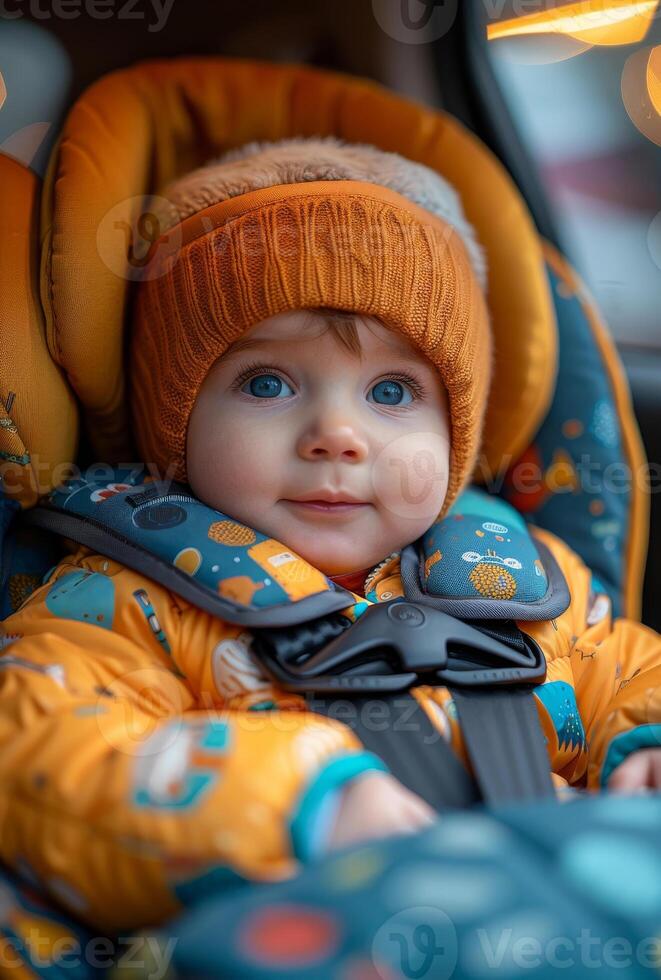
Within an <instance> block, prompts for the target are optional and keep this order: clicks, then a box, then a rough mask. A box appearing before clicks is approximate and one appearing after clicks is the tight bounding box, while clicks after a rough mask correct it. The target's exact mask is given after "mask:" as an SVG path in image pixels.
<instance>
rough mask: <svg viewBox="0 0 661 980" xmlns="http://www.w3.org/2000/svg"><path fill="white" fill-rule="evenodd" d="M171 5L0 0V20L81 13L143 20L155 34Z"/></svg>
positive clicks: (163, 1)
mask: <svg viewBox="0 0 661 980" xmlns="http://www.w3.org/2000/svg"><path fill="white" fill-rule="evenodd" d="M173 6H174V0H147V2H146V3H141V2H140V0H50V2H47V0H0V20H18V19H19V18H21V17H30V18H31V19H32V20H35V21H42V20H77V19H78V17H80V16H81V15H82V14H85V15H86V16H87V17H89V18H91V19H92V20H110V19H111V18H115V19H117V20H132V21H143V22H145V23H146V25H147V30H148V31H149V33H150V34H156V33H158V32H159V31H162V30H163V28H164V27H165V25H166V24H167V21H168V18H169V16H170V14H171V12H172V7H173Z"/></svg>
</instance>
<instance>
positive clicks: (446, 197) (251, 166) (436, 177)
mask: <svg viewBox="0 0 661 980" xmlns="http://www.w3.org/2000/svg"><path fill="white" fill-rule="evenodd" d="M311 180H360V181H368V182H370V183H373V184H379V185H380V186H382V187H388V188H390V190H393V191H396V192H397V193H399V194H401V195H402V196H403V197H406V198H408V199H409V200H410V201H413V202H414V203H415V204H418V205H419V206H420V207H423V208H425V209H426V210H427V211H430V212H431V213H432V214H435V215H437V216H438V217H440V218H442V219H443V220H444V221H446V222H447V223H448V224H450V225H452V227H453V228H455V229H456V230H457V232H458V233H459V234H460V236H461V238H462V240H463V242H464V245H465V246H466V249H467V251H468V254H469V257H470V260H471V264H472V266H473V269H474V271H475V274H476V276H477V279H478V281H479V283H480V285H481V286H482V288H483V289H486V284H487V262H486V255H485V252H484V249H483V247H482V245H481V244H480V243H479V242H478V240H477V236H476V233H475V230H474V228H473V226H472V225H471V224H469V222H468V221H467V220H466V218H465V216H464V212H463V208H462V205H461V200H460V198H459V195H458V193H457V192H456V191H455V189H454V188H453V187H452V186H451V184H449V183H448V182H447V181H446V180H445V179H444V178H443V177H441V176H440V174H438V173H436V171H434V170H432V169H431V168H430V167H426V166H424V165H423V164H421V163H415V162H414V161H412V160H407V159H406V158H405V157H403V156H400V155H399V154H398V153H387V152H385V151H384V150H379V149H377V147H375V146H369V145H368V144H364V143H347V142H345V141H343V140H340V139H337V138H336V137H334V136H326V137H312V138H304V137H295V138H292V139H284V140H278V141H277V142H275V143H270V142H254V143H246V144H245V145H244V146H240V147H237V148H236V149H233V150H230V151H228V152H227V153H225V154H223V155H222V156H221V157H218V158H217V159H215V160H210V161H209V163H207V164H205V166H203V167H200V168H198V169H197V170H194V171H192V172H191V173H189V174H186V175H185V176H184V177H182V178H180V179H179V180H177V181H175V182H173V183H172V184H170V185H169V186H168V187H166V188H165V189H164V190H163V191H162V192H161V201H157V202H155V210H157V211H158V217H159V219H160V222H161V229H162V231H163V232H165V231H167V230H168V229H169V228H171V227H173V226H174V225H176V224H178V223H179V222H180V221H183V220H184V219H185V218H187V217H189V216H190V215H192V214H196V213H197V212H198V211H201V210H203V209H204V208H207V207H210V206H211V205H212V204H216V203H218V202H219V201H223V200H226V199H228V198H231V197H237V196H238V195H240V194H247V193H249V192H250V191H254V190H258V189H260V188H263V187H273V186H275V185H277V184H298V183H303V182H304V181H311ZM163 199H166V200H165V201H163ZM166 201H167V203H166Z"/></svg>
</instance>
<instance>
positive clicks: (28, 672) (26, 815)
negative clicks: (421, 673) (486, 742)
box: [0, 528, 661, 930]
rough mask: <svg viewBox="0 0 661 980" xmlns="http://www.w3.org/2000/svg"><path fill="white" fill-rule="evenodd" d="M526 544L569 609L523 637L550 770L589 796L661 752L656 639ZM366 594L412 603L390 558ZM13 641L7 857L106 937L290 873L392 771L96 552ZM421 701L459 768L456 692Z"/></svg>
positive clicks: (420, 692) (577, 565) (240, 648)
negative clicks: (336, 797) (634, 755)
mask: <svg viewBox="0 0 661 980" xmlns="http://www.w3.org/2000/svg"><path fill="white" fill-rule="evenodd" d="M531 531H532V534H533V536H534V537H536V538H539V539H541V540H542V542H544V543H545V544H546V545H547V547H548V548H549V549H550V550H551V552H552V553H553V555H554V556H555V559H556V561H557V563H558V565H559V566H560V568H561V570H562V572H563V573H564V575H565V578H566V580H567V583H568V585H569V590H570V593H571V598H572V601H571V604H570V606H569V608H568V609H567V610H566V611H565V612H564V613H563V614H562V615H561V616H559V617H558V618H557V619H555V620H551V621H547V622H537V623H530V622H525V623H523V622H522V623H519V625H520V627H521V628H522V629H523V630H524V631H525V632H526V633H528V634H529V635H531V636H533V637H534V639H536V640H537V642H538V643H539V644H540V645H541V647H542V649H543V651H544V653H545V655H546V658H547V661H548V675H547V681H546V683H545V684H544V685H542V686H541V687H539V688H537V689H536V700H537V705H538V710H539V715H540V719H541V723H542V727H543V730H544V733H545V736H546V738H547V746H548V752H549V758H550V762H551V767H552V770H553V772H554V773H555V774H556V781H557V782H558V783H563V782H566V783H569V784H570V785H573V786H581V787H583V786H587V787H588V788H590V789H597V788H598V787H599V786H600V785H603V784H605V782H606V780H607V779H608V776H609V774H610V773H611V772H612V770H613V768H614V767H615V766H616V765H618V764H619V763H620V762H621V761H622V760H623V759H624V758H625V756H626V755H627V754H628V753H630V752H632V751H635V750H636V749H639V748H643V747H645V746H652V745H657V744H661V637H659V636H658V635H657V634H655V633H653V632H652V631H650V630H648V629H646V628H645V627H643V626H641V625H639V624H638V623H635V622H632V621H628V620H623V619H618V620H615V621H613V620H612V616H611V612H610V605H609V602H608V600H607V599H606V597H605V596H603V595H598V596H596V597H595V596H594V595H592V593H591V589H590V580H591V576H590V572H589V570H588V568H587V567H586V566H585V565H584V564H583V562H582V561H581V560H580V558H578V556H577V555H576V554H575V553H573V552H572V551H571V549H569V548H568V547H567V546H566V545H564V544H563V543H562V542H561V541H560V540H558V539H557V538H556V537H554V536H553V535H552V534H550V533H548V532H545V531H542V530H540V529H537V528H533V529H531ZM372 588H375V589H376V593H377V595H378V596H379V599H380V600H381V599H385V598H391V597H392V596H396V595H401V594H403V591H402V586H401V580H400V576H399V565H398V559H397V558H393V559H391V560H390V561H389V562H386V563H384V564H383V566H382V567H381V568H379V569H378V571H377V572H376V575H375V576H374V577H373V582H372ZM92 596H93V598H94V601H93V603H91V602H90V601H89V600H90V597H92ZM58 603H65V604H66V605H65V608H67V609H72V608H73V609H77V610H78V613H77V615H76V616H75V618H68V617H67V615H66V614H65V615H62V614H61V613H60V614H58V608H57V604H58ZM90 608H92V609H93V610H94V614H93V616H90V617H89V618H87V617H88V613H87V612H84V611H83V610H86V609H90ZM3 629H4V632H3V633H2V634H0V647H2V648H4V650H3V655H2V656H1V657H0V667H2V668H3V669H2V670H0V679H1V681H2V689H1V694H0V739H1V745H2V751H1V752H0V804H1V807H2V827H1V833H0V856H1V857H2V859H3V860H4V861H6V862H7V863H8V864H9V865H10V866H12V867H14V868H16V869H18V870H19V871H21V872H23V873H24V874H28V875H29V876H31V877H32V878H33V879H34V880H35V881H36V882H37V883H38V884H39V885H40V887H41V888H42V889H43V890H44V891H45V892H46V893H47V894H50V895H51V896H53V897H55V898H56V899H58V900H60V901H61V902H63V903H64V904H65V905H66V906H67V907H68V908H69V909H71V910H73V911H75V912H76V913H78V914H79V915H80V916H81V917H82V918H84V919H85V920H87V921H89V922H90V923H92V924H94V925H96V926H98V927H100V928H103V929H105V930H118V929H128V928H131V929H133V928H138V927H141V926H144V925H147V924H151V923H157V922H161V921H163V920H165V919H166V918H167V917H169V916H171V915H172V914H174V913H176V912H177V911H178V910H180V909H181V907H182V905H185V904H186V902H187V901H188V899H189V898H190V897H191V896H193V895H195V894H196V889H197V890H199V889H204V887H205V886H207V885H209V884H211V885H213V886H214V887H217V886H218V885H219V884H220V883H223V882H224V883H226V884H227V886H228V887H232V886H233V885H234V884H237V883H240V882H241V880H242V878H248V879H261V880H276V879H279V878H282V877H287V876H289V875H292V874H293V873H294V872H295V871H296V870H297V867H298V866H299V862H301V861H306V860H309V858H310V857H311V856H313V855H314V854H315V846H316V844H315V840H316V837H317V836H318V834H319V829H320V821H321V815H322V813H323V808H324V802H325V801H327V800H328V799H329V794H332V793H333V792H334V791H336V790H338V789H339V788H340V787H342V786H343V785H345V784H346V783H347V782H348V781H349V780H351V779H353V778H355V777H356V776H358V775H359V774H361V773H363V772H365V771H367V770H370V769H378V768H383V766H382V764H381V762H380V760H379V759H378V758H376V756H374V755H372V754H370V753H369V752H366V751H365V750H364V749H363V748H362V746H361V745H360V743H359V742H358V741H357V739H356V737H355V736H354V735H353V733H352V732H351V731H350V730H349V729H348V728H346V727H345V726H344V725H343V724H342V723H340V722H337V721H333V720H330V719H328V718H324V717H321V716H319V715H316V714H312V713H310V712H308V711H306V710H305V705H304V703H303V702H302V701H301V700H300V699H299V698H297V697H296V696H293V695H289V694H286V693H284V692H282V691H279V690H277V689H275V688H274V687H273V685H271V683H270V682H269V681H267V680H266V679H265V678H264V677H263V676H262V675H261V674H260V672H259V669H258V668H257V667H256V666H255V665H254V664H253V662H252V660H251V659H250V657H249V655H248V652H247V647H248V641H249V634H248V633H247V632H246V631H245V629H244V628H242V627H239V626H233V625H229V624H227V623H225V622H222V621H221V620H219V619H218V618H217V617H214V616H211V615H209V614H208V613H206V612H203V611H201V610H200V609H198V608H197V607H195V606H193V605H191V604H190V603H188V602H186V601H184V600H182V599H181V598H180V597H178V596H177V595H175V594H173V593H171V592H169V591H168V590H166V589H165V588H163V587H162V586H160V585H157V584H156V583H154V582H153V581H151V580H146V579H145V578H144V577H143V576H141V575H139V574H137V573H136V572H134V571H131V570H130V569H128V568H126V567H124V566H122V565H121V564H119V563H117V562H115V561H110V560H108V559H106V558H104V557H102V556H99V555H97V554H93V553H92V552H90V550H89V549H87V548H83V547H81V548H80V549H79V550H78V551H77V553H76V554H74V555H71V556H70V557H67V558H65V559H64V560H63V561H62V562H61V563H60V564H59V565H58V566H57V567H56V568H55V569H54V570H53V572H52V573H51V575H50V577H49V579H48V581H47V582H46V584H44V585H42V586H41V587H40V588H39V589H37V591H36V592H35V593H33V595H32V596H31V597H30V598H29V599H28V600H27V601H26V602H25V603H24V605H23V606H22V607H21V608H20V609H19V610H18V611H17V612H16V613H14V614H13V615H12V616H10V617H9V618H8V619H6V620H5V621H4V624H3ZM416 697H417V698H418V699H419V700H420V701H421V703H422V704H423V705H424V707H425V710H426V711H427V713H428V714H429V716H430V718H431V719H432V722H433V723H434V724H435V725H436V726H437V727H438V728H439V729H440V730H441V731H442V732H443V733H444V734H445V736H446V737H447V738H451V740H452V744H453V746H454V748H455V749H456V751H457V752H458V753H459V754H460V755H462V756H463V745H462V739H461V732H460V730H459V726H458V723H457V721H456V713H455V712H454V711H453V707H454V705H453V703H452V699H451V697H450V695H449V692H448V691H447V690H446V689H445V688H429V687H418V688H417V689H416ZM198 894H199V891H198Z"/></svg>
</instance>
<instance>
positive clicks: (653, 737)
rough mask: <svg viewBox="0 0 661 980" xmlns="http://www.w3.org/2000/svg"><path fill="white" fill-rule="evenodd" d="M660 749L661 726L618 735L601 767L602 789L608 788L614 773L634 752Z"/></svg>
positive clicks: (636, 729) (639, 728) (640, 728)
mask: <svg viewBox="0 0 661 980" xmlns="http://www.w3.org/2000/svg"><path fill="white" fill-rule="evenodd" d="M659 748H661V725H638V726H637V727H636V728H632V729H630V731H628V732H621V733H620V734H619V735H616V736H615V738H614V739H613V740H612V742H611V743H610V745H609V746H608V751H607V752H606V758H605V759H604V764H603V766H602V767H601V776H600V779H599V782H600V785H601V786H602V788H604V789H605V788H606V785H607V783H608V780H609V779H610V778H611V776H612V775H613V771H614V770H615V769H617V767H618V766H619V765H620V764H621V763H622V762H624V760H625V759H626V758H627V756H628V755H631V753H632V752H638V751H639V749H659Z"/></svg>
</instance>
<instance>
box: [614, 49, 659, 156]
mask: <svg viewBox="0 0 661 980" xmlns="http://www.w3.org/2000/svg"><path fill="white" fill-rule="evenodd" d="M621 89H622V101H623V103H624V106H625V108H626V110H627V112H628V114H629V118H630V119H631V121H632V123H633V124H634V126H635V127H636V129H638V130H639V131H640V132H641V133H642V134H643V136H646V137H647V139H648V140H651V142H652V143H656V145H657V146H661V45H657V46H656V47H654V48H649V47H645V48H641V49H640V50H639V51H635V52H634V53H633V54H632V55H630V57H629V58H627V60H626V63H625V65H624V68H623V69H622V80H621Z"/></svg>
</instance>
